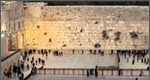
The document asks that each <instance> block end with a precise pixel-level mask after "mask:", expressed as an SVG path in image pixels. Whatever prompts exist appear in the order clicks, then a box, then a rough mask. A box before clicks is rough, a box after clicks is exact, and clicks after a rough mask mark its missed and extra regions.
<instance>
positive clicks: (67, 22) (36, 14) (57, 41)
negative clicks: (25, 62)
mask: <svg viewBox="0 0 150 80" xmlns="http://www.w3.org/2000/svg"><path fill="white" fill-rule="evenodd" d="M25 17H26V21H25V26H26V29H25V31H26V33H25V41H26V49H63V50H64V49H96V48H95V47H96V46H97V45H100V49H106V50H108V49H148V48H149V8H148V7H144V6H69V7H67V6H36V4H35V5H33V4H32V6H31V5H30V6H28V4H27V8H26V10H25ZM134 31H135V32H134ZM96 44H97V45H96Z"/></svg>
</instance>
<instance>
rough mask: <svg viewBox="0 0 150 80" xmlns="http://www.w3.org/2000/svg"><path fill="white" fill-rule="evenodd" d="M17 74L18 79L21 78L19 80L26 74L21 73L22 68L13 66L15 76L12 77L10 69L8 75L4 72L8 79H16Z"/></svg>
mask: <svg viewBox="0 0 150 80" xmlns="http://www.w3.org/2000/svg"><path fill="white" fill-rule="evenodd" d="M16 74H17V77H18V78H19V80H22V79H23V77H24V74H23V72H22V71H21V69H20V66H16V65H13V76H12V72H11V69H9V71H8V72H7V73H5V72H4V75H5V76H6V77H8V78H12V77H16Z"/></svg>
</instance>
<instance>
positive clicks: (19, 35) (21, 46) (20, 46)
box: [17, 32, 23, 49]
mask: <svg viewBox="0 0 150 80" xmlns="http://www.w3.org/2000/svg"><path fill="white" fill-rule="evenodd" d="M17 36H18V48H19V49H22V48H23V45H22V44H23V43H22V42H23V40H22V34H21V33H20V32H18V34H17Z"/></svg>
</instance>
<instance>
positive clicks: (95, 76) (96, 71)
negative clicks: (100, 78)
mask: <svg viewBox="0 0 150 80" xmlns="http://www.w3.org/2000/svg"><path fill="white" fill-rule="evenodd" d="M97 75H98V74H97V69H95V78H97Z"/></svg>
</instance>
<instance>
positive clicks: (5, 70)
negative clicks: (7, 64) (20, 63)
mask: <svg viewBox="0 0 150 80" xmlns="http://www.w3.org/2000/svg"><path fill="white" fill-rule="evenodd" d="M6 77H7V68H5V69H4V78H6Z"/></svg>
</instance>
